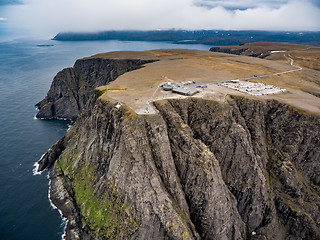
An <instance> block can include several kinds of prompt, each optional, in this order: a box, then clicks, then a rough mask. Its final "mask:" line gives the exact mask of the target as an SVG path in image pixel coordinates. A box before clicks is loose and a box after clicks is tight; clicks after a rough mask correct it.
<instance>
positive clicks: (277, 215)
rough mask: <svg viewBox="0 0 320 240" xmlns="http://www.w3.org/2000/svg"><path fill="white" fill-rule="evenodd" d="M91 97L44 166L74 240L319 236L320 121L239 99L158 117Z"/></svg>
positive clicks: (201, 103) (166, 104)
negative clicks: (49, 170) (141, 113)
mask: <svg viewBox="0 0 320 240" xmlns="http://www.w3.org/2000/svg"><path fill="white" fill-rule="evenodd" d="M92 85H94V84H92ZM50 91H51V90H50ZM51 95H54V91H53V90H52V94H51ZM87 99H89V100H87V103H86V104H87V105H86V107H84V108H82V109H81V114H80V115H79V117H78V118H77V120H76V121H75V122H74V124H73V126H72V127H71V129H70V130H69V131H68V132H67V133H66V135H65V136H64V138H62V139H61V140H60V141H58V142H57V143H56V144H55V145H53V146H52V148H51V150H50V151H49V152H48V153H47V154H46V155H45V156H44V158H43V159H42V160H40V167H41V169H45V168H50V167H52V170H51V172H50V178H51V198H52V201H53V202H54V204H55V205H56V206H58V207H59V209H61V210H62V212H63V214H64V215H65V216H66V217H67V218H68V219H69V221H68V227H67V238H68V239H319V238H320V164H319V156H320V119H319V117H318V116H312V115H311V114H308V113H306V112H301V111H300V110H297V109H294V108H293V107H290V106H288V105H285V104H283V103H279V102H277V101H273V100H269V101H266V100H265V101H259V100H252V99H246V98H243V97H236V96H228V97H227V98H226V102H215V101H213V100H205V99H197V98H186V99H180V100H178V99H176V100H174V99H171V100H162V101H157V102H155V103H154V106H155V108H156V109H157V110H158V113H156V114H153V115H137V114H136V113H135V112H133V111H132V110H131V109H130V108H128V107H127V106H126V105H123V106H121V107H120V108H119V109H117V108H115V105H116V104H117V102H115V101H114V100H111V99H109V100H102V99H101V98H99V93H97V92H96V93H93V94H92V95H91V96H87ZM74 110H75V112H70V116H78V114H79V109H78V108H74ZM70 111H71V110H70Z"/></svg>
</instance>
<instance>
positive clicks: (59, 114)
mask: <svg viewBox="0 0 320 240" xmlns="http://www.w3.org/2000/svg"><path fill="white" fill-rule="evenodd" d="M153 61H154V60H139V59H102V58H88V59H81V60H77V61H76V63H75V64H74V66H73V67H72V68H66V69H64V70H62V71H61V72H59V73H58V74H57V75H56V76H55V78H54V80H53V82H52V85H51V87H50V90H49V92H48V94H47V96H46V97H45V99H43V100H42V101H41V102H39V103H37V104H36V106H37V107H38V109H39V112H38V114H37V116H36V117H37V118H45V119H70V120H75V119H76V118H77V116H78V115H79V113H80V112H81V111H82V109H83V108H84V106H85V105H86V103H87V101H88V100H89V98H90V96H92V95H93V93H94V89H95V88H96V87H99V86H104V85H106V84H108V83H109V82H111V81H114V80H115V79H116V78H117V77H119V76H120V75H122V74H124V73H125V72H128V71H132V70H135V69H138V68H140V67H141V66H142V65H143V64H146V63H150V62H153Z"/></svg>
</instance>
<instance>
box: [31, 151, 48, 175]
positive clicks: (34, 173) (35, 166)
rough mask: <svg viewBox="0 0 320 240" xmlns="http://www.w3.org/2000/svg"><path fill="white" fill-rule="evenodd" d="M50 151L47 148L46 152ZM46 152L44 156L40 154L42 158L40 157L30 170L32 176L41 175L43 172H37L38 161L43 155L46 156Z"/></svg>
mask: <svg viewBox="0 0 320 240" xmlns="http://www.w3.org/2000/svg"><path fill="white" fill-rule="evenodd" d="M50 149H51V148H49V149H48V151H47V152H49V151H50ZM47 152H45V153H44V154H42V156H41V157H40V159H39V160H38V161H36V162H35V163H34V164H33V166H34V168H33V169H32V173H33V176H36V175H41V173H42V172H43V171H41V172H38V168H39V161H40V160H41V159H42V158H43V157H44V155H46V153H47Z"/></svg>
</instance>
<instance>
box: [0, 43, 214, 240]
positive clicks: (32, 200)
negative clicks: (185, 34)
mask: <svg viewBox="0 0 320 240" xmlns="http://www.w3.org/2000/svg"><path fill="white" fill-rule="evenodd" d="M37 44H54V46H52V47H37ZM157 48H193V49H200V50H208V49H209V46H205V45H175V44H170V43H164V42H153V43H152V42H120V41H96V42H55V41H43V40H39V41H22V40H19V41H12V42H0V117H1V121H0V134H1V135H0V136H1V137H0V240H9V239H15V240H17V239H19V240H20V239H28V240H29V239H30V240H33V239H35V240H36V239H41V240H43V239H46V240H50V239H55V240H56V239H61V235H62V232H63V222H62V220H61V217H60V215H59V213H58V211H57V210H54V209H53V208H52V207H51V205H50V202H49V200H48V179H47V175H48V172H43V173H42V174H41V175H34V174H33V171H32V170H33V169H34V166H33V165H34V163H35V162H36V161H37V160H38V159H39V158H40V157H41V155H42V154H43V153H45V152H46V151H47V150H48V148H49V147H50V146H51V145H52V144H53V143H55V142H56V141H57V140H58V139H59V138H60V137H62V136H63V135H64V134H65V132H66V130H67V128H68V122H65V121H55V120H50V121H49V120H36V119H34V116H35V114H36V110H35V107H34V104H35V103H37V102H38V101H40V100H41V99H42V98H43V97H44V96H45V95H46V93H47V91H48V89H49V87H50V84H51V81H52V79H53V77H54V75H55V74H56V73H57V72H58V71H60V70H61V69H62V68H65V67H70V66H72V65H73V63H74V62H75V60H76V59H78V58H82V57H85V56H90V55H93V54H96V53H100V52H107V51H116V50H149V49H157Z"/></svg>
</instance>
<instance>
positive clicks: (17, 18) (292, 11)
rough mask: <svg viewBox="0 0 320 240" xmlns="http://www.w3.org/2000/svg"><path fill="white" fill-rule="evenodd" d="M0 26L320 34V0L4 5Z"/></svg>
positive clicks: (1, 1) (22, 0) (74, 0)
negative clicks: (317, 32)
mask: <svg viewBox="0 0 320 240" xmlns="http://www.w3.org/2000/svg"><path fill="white" fill-rule="evenodd" d="M0 25H2V26H6V27H7V28H9V29H16V30H17V31H24V32H28V33H29V34H34V35H43V36H49V37H52V36H54V35H55V34H57V33H58V32H68V31H74V32H96V31H104V30H156V29H186V30H196V29H219V30H276V31H278V30H279V31H320V0H241V1H239V0H0Z"/></svg>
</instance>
